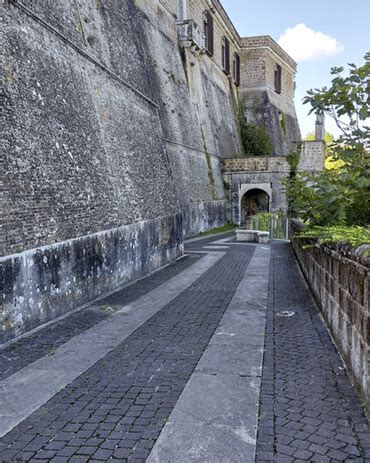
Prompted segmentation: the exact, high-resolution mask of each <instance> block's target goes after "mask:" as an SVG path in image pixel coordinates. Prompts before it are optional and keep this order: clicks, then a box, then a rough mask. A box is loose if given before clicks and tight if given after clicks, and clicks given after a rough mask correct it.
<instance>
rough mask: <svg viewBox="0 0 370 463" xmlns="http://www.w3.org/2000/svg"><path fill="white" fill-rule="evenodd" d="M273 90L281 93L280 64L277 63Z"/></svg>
mask: <svg viewBox="0 0 370 463" xmlns="http://www.w3.org/2000/svg"><path fill="white" fill-rule="evenodd" d="M275 92H276V93H281V66H280V65H279V64H277V65H276V67H275Z"/></svg>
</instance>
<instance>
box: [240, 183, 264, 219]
mask: <svg viewBox="0 0 370 463" xmlns="http://www.w3.org/2000/svg"><path fill="white" fill-rule="evenodd" d="M269 210H270V195H269V194H268V193H267V192H266V191H264V190H262V189H260V188H251V189H250V190H248V191H247V192H246V193H245V194H244V195H243V196H242V198H241V201H240V224H241V225H242V226H243V225H245V223H246V218H247V217H250V216H253V215H256V214H258V213H259V212H269Z"/></svg>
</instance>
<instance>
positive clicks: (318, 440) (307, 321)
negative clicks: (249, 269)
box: [256, 244, 370, 463]
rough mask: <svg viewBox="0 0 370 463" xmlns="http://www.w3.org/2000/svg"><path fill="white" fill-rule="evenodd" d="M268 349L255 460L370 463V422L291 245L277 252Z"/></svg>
mask: <svg viewBox="0 0 370 463" xmlns="http://www.w3.org/2000/svg"><path fill="white" fill-rule="evenodd" d="M283 311H291V312H295V315H293V316H292V317H284V316H281V315H282V313H281V312H283ZM265 349H266V350H265V359H264V368H263V376H262V390H261V406H260V417H259V427H258V442H257V459H256V461H257V462H258V463H262V462H281V463H289V462H302V461H310V462H322V463H326V462H328V463H329V462H333V463H334V462H362V463H364V462H370V433H369V427H368V424H367V421H366V419H365V417H364V415H363V412H362V409H361V406H360V404H359V401H358V399H357V397H356V395H355V393H354V391H353V389H352V387H351V385H350V383H349V381H348V379H347V377H346V374H345V371H344V370H343V368H342V363H341V361H340V358H339V356H338V354H337V352H336V350H335V348H334V346H333V344H332V342H331V340H330V337H329V335H328V333H327V331H326V329H325V326H324V324H323V323H322V321H321V319H320V317H319V314H318V312H317V308H316V306H315V304H314V303H313V301H312V299H311V295H310V293H309V291H308V289H307V287H306V286H305V284H304V281H303V279H302V276H301V275H300V273H299V271H298V268H297V263H296V261H295V259H294V255H293V252H292V250H291V248H290V246H289V245H288V244H275V245H273V248H272V259H271V267H270V287H269V308H268V315H267V329H266V340H265Z"/></svg>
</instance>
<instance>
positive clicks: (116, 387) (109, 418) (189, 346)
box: [0, 247, 254, 463]
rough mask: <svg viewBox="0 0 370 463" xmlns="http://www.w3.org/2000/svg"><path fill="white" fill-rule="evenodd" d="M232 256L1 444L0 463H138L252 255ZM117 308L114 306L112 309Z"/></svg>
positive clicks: (240, 251)
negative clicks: (111, 462) (94, 462)
mask: <svg viewBox="0 0 370 463" xmlns="http://www.w3.org/2000/svg"><path fill="white" fill-rule="evenodd" d="M253 251H254V248H253V247H240V248H235V249H233V250H231V251H230V252H228V253H227V254H226V255H225V256H224V257H222V258H221V259H220V260H219V261H218V262H217V263H216V264H215V265H214V266H213V267H211V269H210V270H208V271H207V272H206V273H205V274H204V275H203V276H202V277H200V278H199V279H198V280H197V281H196V282H195V283H194V284H193V285H192V286H190V288H188V289H187V290H185V291H183V292H182V293H181V294H180V295H179V296H178V297H176V298H175V299H174V300H173V301H172V302H171V303H169V304H168V305H167V306H166V307H165V308H164V309H162V310H161V311H159V312H158V313H157V314H156V315H154V316H153V317H152V318H151V319H150V320H149V321H148V322H146V323H145V324H144V325H142V326H141V327H140V328H139V329H138V330H136V332H134V333H133V334H132V335H131V336H129V337H128V338H127V339H126V340H125V341H124V342H123V343H122V344H120V345H119V346H118V347H117V348H115V349H113V350H112V351H111V352H109V354H107V355H106V356H105V357H104V358H103V359H102V360H101V361H99V362H97V363H96V364H95V365H94V366H93V367H92V368H90V369H89V370H87V372H86V373H84V374H82V375H81V376H80V377H79V378H77V379H76V380H75V381H73V382H72V383H71V384H70V385H69V386H67V387H66V388H65V389H64V390H63V391H61V392H60V393H58V394H57V395H56V396H54V397H53V399H51V400H50V401H49V402H47V403H46V404H45V405H44V406H42V407H41V408H39V410H38V411H36V412H35V413H33V414H32V415H31V416H29V417H28V418H27V419H26V420H24V421H23V422H22V423H21V424H19V425H18V426H16V427H15V428H14V429H13V430H12V431H11V432H9V433H8V434H7V435H5V436H4V437H3V438H2V439H1V441H0V446H1V447H0V452H1V458H2V461H7V462H15V461H30V462H36V461H48V462H49V461H50V462H53V463H54V462H59V463H61V462H67V461H68V462H71V463H72V462H85V461H86V462H87V461H91V462H93V461H107V460H109V459H113V460H114V459H116V460H118V461H121V462H125V461H141V462H142V461H145V459H146V458H147V456H148V455H149V453H150V450H151V448H152V446H153V445H154V443H155V440H156V439H157V438H158V436H159V434H160V432H161V430H162V427H163V426H164V424H165V422H166V419H167V418H168V416H169V415H170V413H171V411H172V409H173V407H174V406H175V404H176V402H177V400H178V398H179V396H180V394H181V392H182V390H183V388H184V387H185V385H186V383H187V381H188V379H189V377H190V375H191V373H192V372H193V370H194V368H195V367H196V365H197V363H198V361H199V359H200V357H201V356H202V353H203V351H204V350H205V348H206V347H207V344H208V341H209V339H210V338H211V336H212V334H213V332H214V330H215V329H216V328H217V325H218V323H219V320H220V319H221V317H222V315H223V313H224V311H225V310H226V308H227V306H228V304H229V302H230V300H231V298H232V296H233V294H234V292H235V290H236V288H237V286H238V284H239V282H240V280H241V278H242V276H243V274H244V272H245V270H246V268H247V266H248V263H249V261H250V258H251V256H252V254H253ZM117 302H118V301H117Z"/></svg>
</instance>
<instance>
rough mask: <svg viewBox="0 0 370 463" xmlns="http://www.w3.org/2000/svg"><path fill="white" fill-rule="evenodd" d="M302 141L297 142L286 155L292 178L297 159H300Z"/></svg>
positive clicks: (296, 166) (295, 172)
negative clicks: (294, 148)
mask: <svg viewBox="0 0 370 463" xmlns="http://www.w3.org/2000/svg"><path fill="white" fill-rule="evenodd" d="M301 152H302V143H298V144H297V148H296V150H295V151H293V152H292V153H289V154H288V156H287V157H286V160H287V161H288V164H289V166H290V177H291V178H294V177H295V176H296V175H297V170H298V164H299V160H300V159H301Z"/></svg>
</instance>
